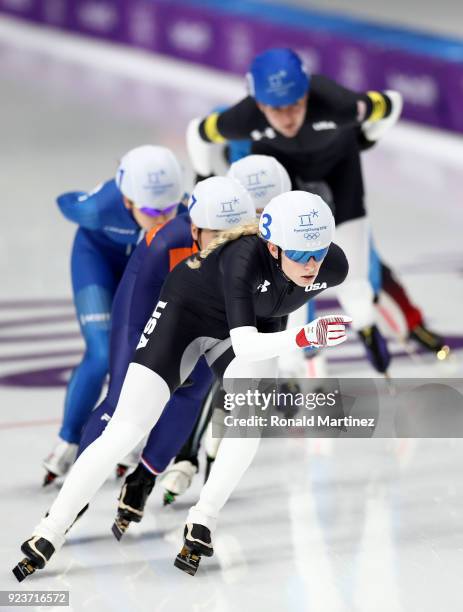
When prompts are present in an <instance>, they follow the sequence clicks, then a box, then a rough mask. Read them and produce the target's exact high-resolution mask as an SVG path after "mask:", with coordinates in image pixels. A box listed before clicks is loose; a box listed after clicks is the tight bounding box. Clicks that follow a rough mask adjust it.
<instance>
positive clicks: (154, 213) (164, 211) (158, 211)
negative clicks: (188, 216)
mask: <svg viewBox="0 0 463 612" xmlns="http://www.w3.org/2000/svg"><path fill="white" fill-rule="evenodd" d="M177 206H178V204H172V206H168V207H167V208H148V207H147V206H143V207H142V208H140V210H141V212H143V213H145V215H148V216H149V217H159V215H168V214H169V213H170V212H172V211H173V210H174V208H176V207H177Z"/></svg>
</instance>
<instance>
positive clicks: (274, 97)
mask: <svg viewBox="0 0 463 612" xmlns="http://www.w3.org/2000/svg"><path fill="white" fill-rule="evenodd" d="M246 76H247V79H248V84H249V90H250V91H249V93H250V94H251V96H253V97H254V98H255V99H256V100H257V102H261V103H262V104H269V105H270V106H288V105H289V104H294V102H296V101H297V100H299V98H302V97H303V96H304V95H305V94H306V93H307V91H308V89H309V84H310V77H309V75H308V74H307V73H306V71H305V69H304V65H303V63H302V61H301V58H300V57H299V56H298V55H297V54H296V53H294V51H291V49H269V50H268V51H264V52H263V53H261V54H260V55H256V57H255V58H254V60H253V62H252V64H251V68H250V70H249V72H248V74H247V75H246Z"/></svg>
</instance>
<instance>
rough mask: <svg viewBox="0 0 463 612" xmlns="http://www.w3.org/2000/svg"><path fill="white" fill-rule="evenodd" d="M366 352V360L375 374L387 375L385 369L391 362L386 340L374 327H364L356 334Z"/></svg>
mask: <svg viewBox="0 0 463 612" xmlns="http://www.w3.org/2000/svg"><path fill="white" fill-rule="evenodd" d="M358 335H359V338H360V340H361V341H362V343H363V345H364V346H365V349H366V351H367V358H368V361H369V362H370V363H371V365H372V366H373V367H374V368H375V370H376V371H377V372H380V373H381V374H385V375H387V369H388V367H389V364H390V362H391V355H390V353H389V350H388V348H387V344H386V340H385V339H384V338H383V336H382V335H381V332H380V331H379V329H378V328H377V327H376V325H371V326H370V327H364V328H363V329H361V330H360V331H359V332H358Z"/></svg>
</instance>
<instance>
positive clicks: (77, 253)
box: [59, 229, 126, 443]
mask: <svg viewBox="0 0 463 612" xmlns="http://www.w3.org/2000/svg"><path fill="white" fill-rule="evenodd" d="M125 261H126V257H125V256H124V257H122V256H121V254H120V253H119V252H114V253H111V252H109V251H108V250H107V247H103V246H101V245H99V244H98V243H97V242H95V241H94V240H93V239H92V237H91V235H90V232H87V231H86V230H83V229H79V230H78V232H77V234H76V238H75V241H74V246H73V251H72V258H71V272H72V286H73V292H74V303H75V307H76V314H77V319H78V321H79V325H80V329H81V333H82V336H83V338H84V340H85V353H84V357H83V359H82V361H81V363H80V364H79V365H78V366H77V368H76V369H75V370H74V372H73V374H72V377H71V380H70V382H69V384H68V388H67V391H66V399H65V406H64V417H63V423H62V426H61V430H60V432H59V436H60V438H62V439H63V440H65V441H67V442H72V443H78V442H79V439H80V435H81V432H82V428H83V426H84V424H85V422H86V420H87V418H88V417H89V415H90V413H91V411H92V410H93V408H94V407H95V404H96V402H97V401H98V397H99V395H100V393H101V389H102V386H103V382H104V379H105V376H106V374H107V372H108V367H109V365H108V364H109V330H110V317H111V307H112V301H113V297H114V293H115V291H116V287H117V283H118V282H119V279H120V276H121V275H122V270H123V265H124V264H125Z"/></svg>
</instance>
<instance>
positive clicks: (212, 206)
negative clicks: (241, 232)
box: [188, 176, 256, 230]
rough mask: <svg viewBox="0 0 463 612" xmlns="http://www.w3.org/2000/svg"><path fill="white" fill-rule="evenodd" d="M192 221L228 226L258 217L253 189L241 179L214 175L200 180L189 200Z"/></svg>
mask: <svg viewBox="0 0 463 612" xmlns="http://www.w3.org/2000/svg"><path fill="white" fill-rule="evenodd" d="M188 212H189V213H190V217H191V221H192V222H193V223H194V224H195V225H197V226H198V227H200V228H201V229H212V230H225V229H231V228H233V227H236V226H237V225H241V224H242V223H245V222H247V221H251V220H254V219H255V218H256V209H255V207H254V203H253V201H252V199H251V196H250V195H249V193H248V192H247V191H246V189H244V187H243V186H242V185H241V183H239V182H238V181H235V180H234V179H231V178H228V177H226V176H213V177H211V178H208V179H205V180H204V181H200V182H199V183H197V185H196V186H195V188H194V189H193V193H192V194H191V196H190V200H189V202H188Z"/></svg>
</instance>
